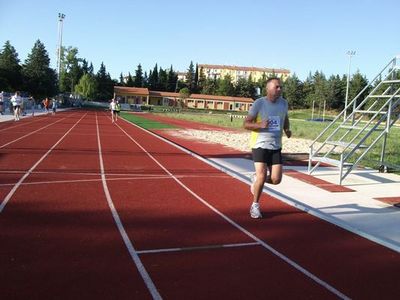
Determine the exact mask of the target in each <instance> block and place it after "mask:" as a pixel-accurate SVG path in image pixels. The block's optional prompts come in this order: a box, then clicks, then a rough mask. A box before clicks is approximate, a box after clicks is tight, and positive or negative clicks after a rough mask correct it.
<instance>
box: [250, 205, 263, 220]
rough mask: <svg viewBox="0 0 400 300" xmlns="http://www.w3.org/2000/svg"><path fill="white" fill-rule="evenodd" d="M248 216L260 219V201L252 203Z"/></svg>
mask: <svg viewBox="0 0 400 300" xmlns="http://www.w3.org/2000/svg"><path fill="white" fill-rule="evenodd" d="M250 217H252V218H253V219H261V218H262V214H261V211H260V203H254V202H253V204H252V205H251V207H250Z"/></svg>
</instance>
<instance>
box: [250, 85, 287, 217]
mask: <svg viewBox="0 0 400 300" xmlns="http://www.w3.org/2000/svg"><path fill="white" fill-rule="evenodd" d="M266 87H267V96H266V97H261V98H259V99H257V100H256V101H255V102H254V103H253V106H252V107H251V109H250V111H249V114H248V116H247V118H246V119H245V121H244V124H243V126H244V128H245V129H247V130H251V131H252V132H251V138H250V146H251V150H252V154H253V161H254V168H255V171H256V173H255V175H253V176H251V180H252V185H251V192H252V194H253V203H252V205H251V207H250V216H251V217H252V218H262V214H261V211H260V204H259V199H260V195H261V192H262V189H263V186H264V182H267V183H271V184H279V183H280V182H281V180H282V154H281V149H282V132H283V131H284V132H285V134H286V136H287V137H288V138H289V137H291V135H292V132H291V131H290V129H289V127H290V126H289V118H288V103H287V101H286V100H285V99H283V98H282V97H281V93H282V85H281V81H280V79H279V78H270V79H268V80H267V84H266ZM267 171H269V175H268V176H267Z"/></svg>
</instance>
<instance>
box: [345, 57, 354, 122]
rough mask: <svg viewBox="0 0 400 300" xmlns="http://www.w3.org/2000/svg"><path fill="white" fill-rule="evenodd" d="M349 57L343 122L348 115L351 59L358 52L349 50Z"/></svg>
mask: <svg viewBox="0 0 400 300" xmlns="http://www.w3.org/2000/svg"><path fill="white" fill-rule="evenodd" d="M347 55H348V56H349V71H348V74H347V86H346V98H345V100H344V116H343V121H344V120H346V115H347V101H348V98H349V86H350V68H351V57H352V56H353V55H356V51H353V50H349V51H347Z"/></svg>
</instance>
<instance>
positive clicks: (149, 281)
mask: <svg viewBox="0 0 400 300" xmlns="http://www.w3.org/2000/svg"><path fill="white" fill-rule="evenodd" d="M96 131H97V145H98V148H99V161H100V171H101V180H102V183H103V189H104V194H105V196H106V199H107V203H108V206H109V207H110V210H111V214H112V216H113V218H114V221H115V223H116V225H117V228H118V230H119V233H120V234H121V237H122V239H123V241H124V243H125V246H126V248H127V249H128V252H129V254H130V255H131V258H132V260H133V262H134V263H135V265H136V267H137V269H138V271H139V273H140V275H141V276H142V279H143V281H144V283H145V284H146V286H147V289H148V290H149V292H150V294H151V296H152V297H153V299H162V298H161V295H160V294H159V292H158V291H157V288H156V286H155V285H154V283H153V281H152V279H151V278H150V275H149V273H148V272H147V270H146V269H145V267H144V265H143V263H142V261H141V259H140V257H139V255H138V253H137V251H136V249H135V247H133V244H132V242H131V240H130V239H129V237H128V234H127V232H126V230H125V228H124V225H123V224H122V221H121V218H120V217H119V214H118V212H117V210H116V208H115V206H114V203H113V201H112V198H111V195H110V191H109V190H108V185H107V180H106V174H105V170H104V163H103V154H102V149H101V141H100V131H99V123H98V119H97V113H96Z"/></svg>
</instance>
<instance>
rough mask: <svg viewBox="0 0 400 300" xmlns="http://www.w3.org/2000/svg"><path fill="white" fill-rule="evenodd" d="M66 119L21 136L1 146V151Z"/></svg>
mask: <svg viewBox="0 0 400 300" xmlns="http://www.w3.org/2000/svg"><path fill="white" fill-rule="evenodd" d="M65 119H66V118H62V119H59V120H58V121H56V122H53V123H51V124H48V125H46V126H44V127H42V128H39V129H37V130H35V131H32V132H30V133H28V134H25V135H24V136H21V137H19V138H17V139H15V140H13V141H10V142H8V143H6V144H4V145H1V146H0V149H1V148H4V147H6V146H8V145H10V144H12V143H15V142H17V141H19V140H22V139H24V138H26V137H28V136H30V135H32V134H34V133H36V132H38V131H41V130H43V129H46V128H47V127H49V126H52V125H54V124H56V123H58V122H61V121H63V120H65ZM29 124H31V123H29Z"/></svg>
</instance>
